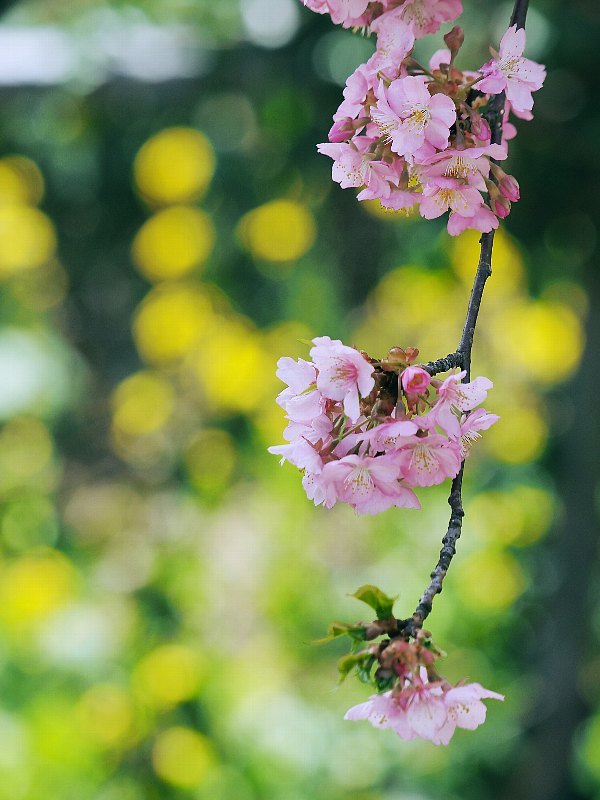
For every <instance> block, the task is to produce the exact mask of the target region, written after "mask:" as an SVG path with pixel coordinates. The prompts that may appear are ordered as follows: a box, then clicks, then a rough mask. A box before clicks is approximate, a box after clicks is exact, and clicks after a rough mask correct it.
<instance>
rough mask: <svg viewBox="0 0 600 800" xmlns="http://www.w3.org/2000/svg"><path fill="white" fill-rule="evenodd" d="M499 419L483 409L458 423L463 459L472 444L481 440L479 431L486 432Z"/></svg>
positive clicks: (464, 417) (477, 410) (478, 409)
mask: <svg viewBox="0 0 600 800" xmlns="http://www.w3.org/2000/svg"><path fill="white" fill-rule="evenodd" d="M499 419H500V417H499V416H498V415H497V414H490V413H488V412H487V411H486V410H485V408H477V409H476V410H475V411H473V412H472V413H471V414H468V415H466V416H463V417H462V419H461V421H460V449H461V454H462V457H463V458H466V457H467V456H468V454H469V450H470V449H471V447H472V446H473V444H474V443H475V442H476V441H477V440H478V439H480V438H481V434H480V433H479V431H487V430H488V428H491V427H492V425H494V424H495V423H496V422H498V420H499Z"/></svg>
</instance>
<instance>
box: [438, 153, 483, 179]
mask: <svg viewBox="0 0 600 800" xmlns="http://www.w3.org/2000/svg"><path fill="white" fill-rule="evenodd" d="M476 172H478V170H477V167H476V166H475V164H474V163H473V161H472V160H471V159H470V158H465V157H464V156H452V158H451V159H450V161H449V162H448V166H447V167H446V169H445V170H444V177H445V178H456V179H457V180H465V179H466V178H467V177H468V176H469V175H475V173H476Z"/></svg>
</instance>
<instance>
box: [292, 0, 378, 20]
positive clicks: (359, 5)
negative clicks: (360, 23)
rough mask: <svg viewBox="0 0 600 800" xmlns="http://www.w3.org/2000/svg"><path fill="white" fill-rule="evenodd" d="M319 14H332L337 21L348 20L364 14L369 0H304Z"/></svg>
mask: <svg viewBox="0 0 600 800" xmlns="http://www.w3.org/2000/svg"><path fill="white" fill-rule="evenodd" d="M302 1H303V3H304V5H305V6H307V7H308V8H310V9H311V10H312V11H316V12H317V14H330V15H331V19H332V20H333V22H335V23H340V22H346V21H347V20H350V19H353V18H354V17H360V16H361V14H364V12H365V11H366V8H367V6H368V5H369V0H302Z"/></svg>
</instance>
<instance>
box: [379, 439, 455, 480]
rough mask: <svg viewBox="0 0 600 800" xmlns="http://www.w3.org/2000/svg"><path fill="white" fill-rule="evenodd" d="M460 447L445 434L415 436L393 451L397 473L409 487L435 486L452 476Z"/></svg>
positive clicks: (453, 475)
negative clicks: (397, 468)
mask: <svg viewBox="0 0 600 800" xmlns="http://www.w3.org/2000/svg"><path fill="white" fill-rule="evenodd" d="M461 460H462V459H461V452H460V448H459V447H458V446H457V445H456V444H455V443H454V442H452V441H449V440H448V438H447V437H446V436H442V435H441V434H436V433H433V434H431V433H430V434H429V435H428V436H422V437H419V436H415V437H413V441H412V442H410V443H409V444H405V445H403V446H402V447H401V448H400V449H399V450H398V451H397V452H395V454H394V461H395V463H396V464H397V465H398V467H399V468H400V474H401V475H402V477H403V478H405V479H406V482H407V483H408V485H409V486H434V485H436V484H438V483H443V481H445V480H446V478H454V477H456V475H457V474H458V471H459V469H460V464H461Z"/></svg>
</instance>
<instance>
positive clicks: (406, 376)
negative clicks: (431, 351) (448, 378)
mask: <svg viewBox="0 0 600 800" xmlns="http://www.w3.org/2000/svg"><path fill="white" fill-rule="evenodd" d="M401 380H402V388H403V389H404V391H405V392H406V394H424V393H425V392H426V391H427V387H428V386H429V384H430V383H431V375H430V374H429V373H428V372H427V371H426V370H424V369H423V367H407V368H406V369H405V370H404V372H403V373H402V379H401Z"/></svg>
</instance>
